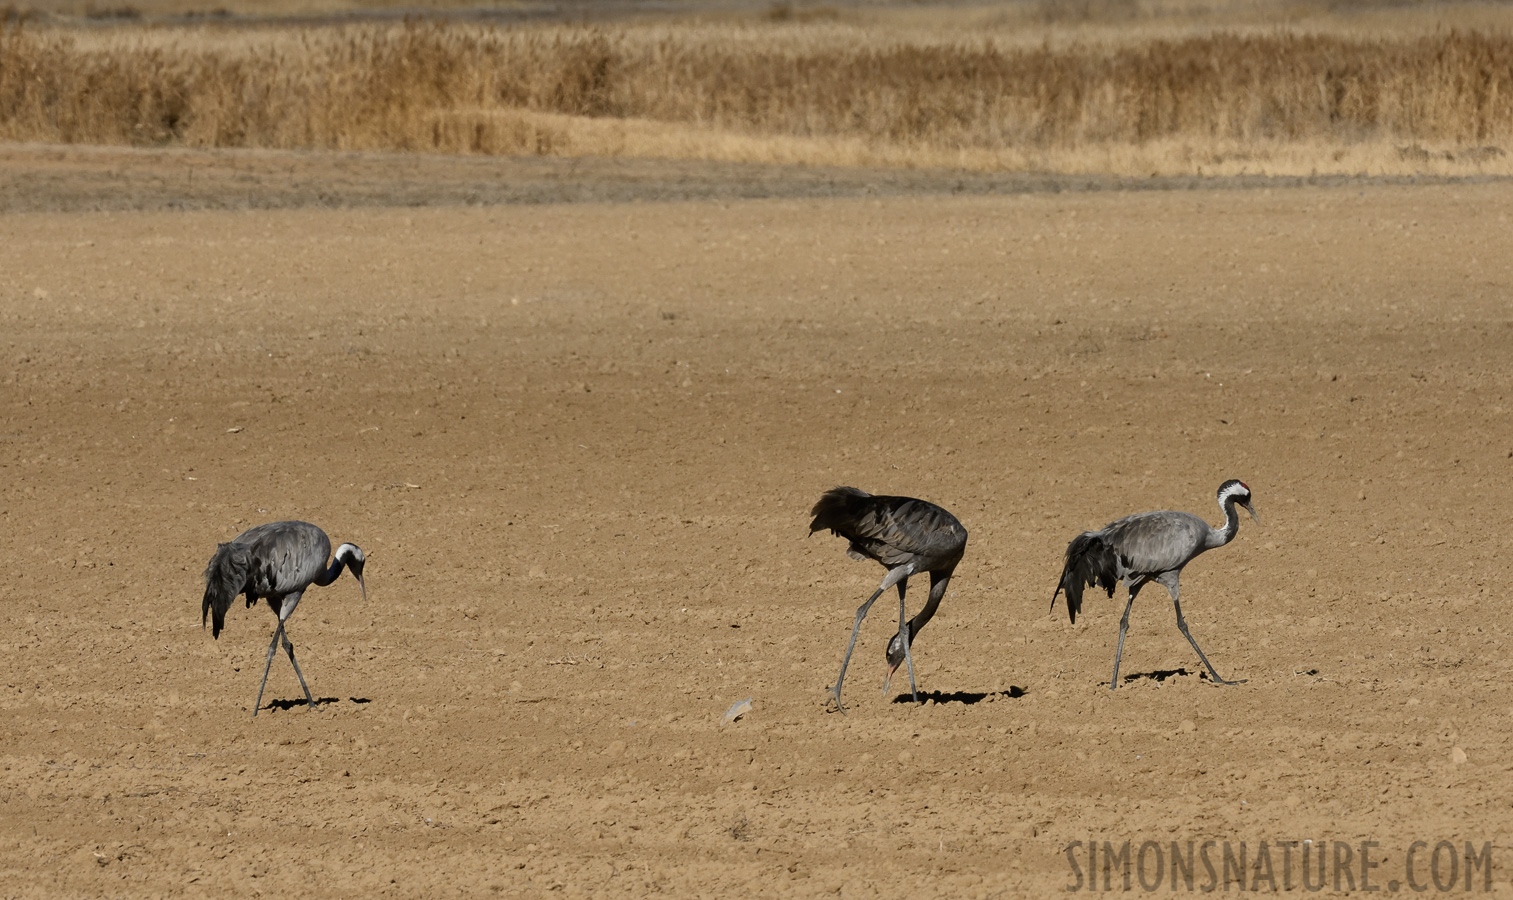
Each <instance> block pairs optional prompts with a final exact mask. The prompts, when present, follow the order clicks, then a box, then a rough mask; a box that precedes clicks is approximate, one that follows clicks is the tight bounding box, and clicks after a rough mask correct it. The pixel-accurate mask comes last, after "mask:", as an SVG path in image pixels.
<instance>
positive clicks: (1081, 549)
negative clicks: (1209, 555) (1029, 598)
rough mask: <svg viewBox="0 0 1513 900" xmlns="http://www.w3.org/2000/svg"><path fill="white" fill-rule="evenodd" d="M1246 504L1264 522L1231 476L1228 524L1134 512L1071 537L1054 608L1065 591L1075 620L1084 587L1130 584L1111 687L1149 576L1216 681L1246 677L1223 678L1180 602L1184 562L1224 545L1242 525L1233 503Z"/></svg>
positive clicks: (1222, 495) (1225, 489)
mask: <svg viewBox="0 0 1513 900" xmlns="http://www.w3.org/2000/svg"><path fill="white" fill-rule="evenodd" d="M1236 504H1239V505H1240V506H1243V507H1245V509H1246V511H1248V512H1249V513H1250V517H1251V518H1252V519H1254V520H1255V521H1256V524H1258V525H1259V524H1260V523H1261V519H1260V517H1259V516H1257V515H1256V508H1255V507H1254V506H1251V505H1250V488H1249V487H1247V486H1246V484H1245V482H1243V481H1236V480H1233V479H1231V480H1230V481H1226V482H1224V483H1223V484H1221V485H1219V507H1220V508H1221V509H1223V510H1224V527H1223V528H1214V527H1212V526H1211V525H1209V524H1208V523H1207V522H1205V521H1203V520H1202V519H1200V518H1198V517H1197V516H1195V515H1193V514H1192V513H1185V512H1172V511H1170V510H1162V511H1160V512H1147V513H1136V514H1135V515H1133V516H1125V517H1124V518H1122V519H1116V520H1115V521H1113V522H1110V523H1108V524H1107V525H1105V526H1104V527H1103V528H1102V529H1101V530H1099V531H1085V532H1083V533H1082V534H1079V535H1077V536H1076V537H1075V538H1072V543H1071V544H1070V545H1068V546H1067V548H1066V565H1065V566H1064V567H1063V568H1062V570H1061V581H1059V582H1058V583H1057V585H1056V592H1055V593H1053V594H1052V595H1051V608H1052V609H1054V608H1055V607H1056V597H1057V595H1059V594H1060V593H1061V592H1062V591H1065V592H1066V610H1067V614H1068V615H1070V616H1071V619H1072V621H1073V622H1074V623H1075V622H1076V621H1077V613H1078V612H1080V611H1081V609H1082V589H1083V588H1084V587H1091V586H1092V585H1094V584H1096V585H1098V586H1099V587H1101V588H1103V589H1104V590H1106V591H1108V595H1109V596H1110V597H1112V596H1114V588H1115V587H1116V586H1117V585H1118V584H1121V583H1122V584H1124V586H1125V587H1126V588H1128V589H1129V602H1128V603H1126V604H1125V605H1124V617H1123V618H1121V619H1120V620H1119V647H1118V649H1116V650H1115V651H1114V677H1113V680H1112V681H1111V682H1110V683H1109V690H1114V689H1117V688H1118V687H1119V657H1120V656H1122V655H1123V654H1124V635H1125V632H1127V631H1129V611H1130V607H1132V606H1134V605H1135V595H1136V594H1139V593H1140V588H1142V587H1144V586H1145V584H1146V583H1147V582H1151V581H1155V582H1159V583H1160V584H1161V585H1162V586H1164V587H1165V588H1166V590H1167V593H1169V594H1171V596H1172V606H1173V607H1175V608H1176V610H1177V629H1178V630H1180V631H1181V632H1182V636H1183V637H1185V638H1187V642H1188V643H1189V644H1192V645H1193V649H1194V650H1196V651H1198V658H1199V659H1201V660H1203V665H1204V667H1206V668H1207V669H1208V674H1209V675H1210V676H1211V677H1212V678H1213V680H1214V681H1215V682H1216V683H1218V684H1240V683H1242V682H1243V681H1244V679H1241V680H1240V681H1225V680H1224V679H1223V678H1220V677H1219V673H1218V672H1215V671H1214V667H1213V663H1210V662H1209V661H1208V657H1207V656H1204V655H1203V650H1202V648H1200V647H1199V646H1198V642H1197V641H1195V640H1193V636H1192V633H1191V632H1189V631H1188V630H1187V621H1186V620H1185V619H1183V618H1182V603H1181V601H1180V599H1179V597H1178V595H1179V593H1180V589H1179V588H1178V585H1177V579H1178V578H1179V577H1180V576H1181V574H1182V567H1183V566H1185V565H1187V564H1188V563H1190V562H1192V561H1193V559H1194V558H1196V557H1197V556H1198V555H1199V554H1200V553H1202V552H1203V551H1205V550H1212V549H1214V548H1215V547H1222V546H1224V545H1225V544H1227V543H1229V542H1230V541H1232V540H1234V537H1235V533H1236V532H1238V531H1239V530H1240V514H1239V513H1238V512H1236V511H1235V505H1236Z"/></svg>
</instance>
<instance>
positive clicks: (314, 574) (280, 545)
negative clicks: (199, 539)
mask: <svg viewBox="0 0 1513 900" xmlns="http://www.w3.org/2000/svg"><path fill="white" fill-rule="evenodd" d="M330 553H331V540H330V539H329V538H327V537H326V533H325V532H324V531H321V530H320V529H319V528H317V527H316V526H314V525H311V524H310V523H309V522H273V523H270V524H268V525H259V526H257V527H256V528H249V529H247V530H246V531H244V532H242V533H241V534H239V535H237V536H236V537H234V538H232V539H231V540H230V541H228V542H226V543H224V544H221V545H219V546H217V547H216V548H215V554H214V555H213V556H211V557H210V564H209V565H208V566H206V567H205V599H204V601H203V602H202V603H201V605H200V625H201V627H203V626H204V624H205V618H206V617H207V616H211V615H212V614H213V616H214V620H213V624H212V628H211V636H212V637H215V638H217V639H218V638H220V636H221V629H222V628H224V627H225V625H226V610H228V609H230V608H231V601H232V600H234V599H236V595H237V594H246V595H247V606H248V608H251V607H252V606H253V605H255V604H256V603H257V601H258V600H260V599H261V600H267V601H268V606H269V608H271V609H272V610H273V613H274V615H276V616H278V627H276V628H274V629H273V640H272V641H271V642H270V643H269V644H268V662H267V664H265V665H264V666H263V683H262V684H261V685H259V686H258V689H257V703H256V704H255V705H254V706H253V707H252V714H253V715H254V716H256V715H257V712H258V710H259V709H260V708H261V707H262V705H263V689H264V688H266V687H267V686H268V670H269V669H271V668H272V667H273V656H274V654H275V653H277V652H278V643H279V639H280V638H282V639H283V642H284V652H285V653H288V654H289V662H290V663H291V664H292V665H293V666H294V674H295V675H297V676H298V677H299V686H300V687H301V688H303V689H304V691H305V700H306V702H307V703H309V705H310V708H311V709H314V708H315V698H314V697H312V696H310V688H309V687H308V686H307V685H306V684H305V673H303V672H301V671H300V670H299V663H297V662H295V661H294V645H293V644H291V643H290V642H289V635H288V634H287V633H285V630H284V622H285V620H287V619H288V618H289V616H290V615H292V614H293V613H294V608H295V607H296V606H298V605H299V601H300V598H301V597H303V596H304V594H305V588H308V587H309V586H310V585H312V584H314V585H319V586H321V587H325V586H326V585H328V584H330V583H331V582H333V581H335V580H336V579H337V577H338V576H340V575H341V572H342V569H343V568H350V569H351V570H352V575H353V577H355V578H356V579H357V584H358V586H359V587H361V588H362V595H363V599H364V600H366V599H368V586H367V585H366V584H364V583H363V580H362V567H363V552H362V549H361V548H360V547H358V546H357V545H356V544H342V545H341V546H340V547H337V548H336V556H335V558H334V559H333V560H332V562H331V565H330V566H329V567H327V565H326V557H327V556H328V555H329V554H330Z"/></svg>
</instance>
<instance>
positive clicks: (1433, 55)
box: [0, 22, 1513, 174]
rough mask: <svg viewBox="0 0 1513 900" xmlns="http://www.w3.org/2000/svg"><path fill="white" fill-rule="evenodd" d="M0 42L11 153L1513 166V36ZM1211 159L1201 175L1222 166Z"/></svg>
mask: <svg viewBox="0 0 1513 900" xmlns="http://www.w3.org/2000/svg"><path fill="white" fill-rule="evenodd" d="M175 34H176V35H177V37H174V38H171V39H167V40H165V39H164V38H163V37H162V35H161V34H154V35H152V36H151V37H150V39H149V38H148V37H144V36H142V35H137V36H135V37H133V36H132V32H129V31H128V32H121V33H120V34H113V35H112V36H108V37H107V38H104V39H102V38H100V37H99V36H98V35H96V36H90V37H89V38H88V39H87V40H86V39H81V37H80V36H79V35H77V34H72V33H69V32H67V31H55V30H43V29H32V28H27V27H23V26H21V25H19V24H17V23H15V22H11V23H8V24H6V25H4V26H0V139H4V140H11V141H39V142H63V143H97V144H134V145H161V144H178V145H188V146H195V147H263V148H285V149H300V148H306V149H322V150H384V151H407V152H436V153H484V154H562V155H606V156H616V155H630V156H661V157H679V158H725V159H740V160H745V161H781V162H807V163H822V164H842V165H844V164H868V165H901V166H911V165H915V166H966V167H970V168H978V169H1014V168H1041V169H1061V170H1080V171H1094V170H1102V171H1113V172H1116V173H1118V174H1124V172H1123V171H1121V170H1133V171H1137V172H1143V171H1145V170H1150V171H1159V172H1163V173H1166V172H1182V171H1195V170H1197V171H1213V172H1223V173H1233V172H1265V171H1279V170H1288V169H1300V170H1303V171H1342V170H1344V171H1443V170H1446V169H1447V168H1448V169H1450V170H1464V169H1467V168H1468V167H1469V169H1470V170H1474V171H1487V172H1499V173H1501V172H1504V171H1505V170H1510V169H1513V165H1510V163H1509V159H1508V157H1507V154H1505V153H1504V152H1503V149H1502V148H1503V146H1506V145H1508V144H1510V143H1513V38H1510V36H1509V35H1508V34H1506V33H1501V32H1493V31H1455V30H1451V31H1443V32H1438V33H1433V34H1427V35H1417V36H1405V37H1390V36H1389V37H1381V36H1377V37H1370V38H1353V37H1350V36H1342V35H1328V34H1299V33H1288V32H1285V31H1274V32H1270V33H1264V34H1237V33H1226V32H1217V33H1212V34H1206V35H1201V36H1194V37H1187V38H1181V39H1164V38H1153V39H1150V40H1146V41H1142V42H1138V43H1134V44H1129V43H1123V44H1115V45H1102V44H1100V45H1092V44H1081V43H1076V42H1073V43H1070V44H1066V45H1052V44H1050V43H1049V42H1047V43H1043V44H1041V45H1039V46H1023V45H1016V44H1012V43H1006V42H1003V41H997V40H993V39H989V38H983V39H979V40H976V41H969V40H949V41H917V40H916V41H911V40H900V39H870V40H865V41H857V40H853V39H851V38H852V37H854V35H849V34H848V32H847V30H846V29H844V28H832V27H826V26H816V27H814V28H805V27H802V26H794V25H787V26H783V27H778V26H773V27H749V26H741V27H723V28H721V27H709V26H699V27H687V28H679V27H659V28H655V29H648V28H636V27H620V28H610V27H602V28H593V27H574V26H554V27H544V28H510V29H492V28H481V27H476V26H463V25H446V24H436V23H428V24H426V23H408V24H405V25H403V26H387V27H384V26H367V27H348V28H340V29H322V30H305V31H301V30H293V29H286V30H283V31H273V32H261V31H259V32H253V31H239V32H216V31H207V33H206V34H204V35H200V36H199V37H195V36H194V33H193V32H176V33H175ZM1205 167H1206V168H1205Z"/></svg>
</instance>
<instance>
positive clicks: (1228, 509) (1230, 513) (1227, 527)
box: [1206, 497, 1240, 550]
mask: <svg viewBox="0 0 1513 900" xmlns="http://www.w3.org/2000/svg"><path fill="white" fill-rule="evenodd" d="M1221 507H1222V508H1223V510H1224V527H1222V528H1211V529H1210V530H1209V535H1208V541H1207V547H1206V549H1209V550H1212V549H1213V548H1215V547H1222V546H1224V545H1225V544H1227V543H1229V542H1230V541H1232V540H1234V539H1235V535H1236V534H1239V532H1240V511H1239V510H1238V509H1235V498H1234V497H1225V498H1224V502H1223V503H1222V504H1221Z"/></svg>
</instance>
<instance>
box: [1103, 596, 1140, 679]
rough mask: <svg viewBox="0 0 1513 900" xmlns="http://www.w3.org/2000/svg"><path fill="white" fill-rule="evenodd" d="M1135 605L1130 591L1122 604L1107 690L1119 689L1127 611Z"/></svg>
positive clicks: (1127, 624) (1126, 628)
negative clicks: (1111, 674) (1112, 674)
mask: <svg viewBox="0 0 1513 900" xmlns="http://www.w3.org/2000/svg"><path fill="white" fill-rule="evenodd" d="M1134 605H1135V592H1134V591H1130V595H1129V602H1128V603H1126V604H1124V615H1123V616H1122V617H1121V618H1120V619H1119V647H1118V649H1116V650H1115V651H1114V677H1113V678H1112V679H1111V680H1110V681H1109V683H1108V689H1109V690H1111V691H1116V690H1118V689H1119V658H1120V657H1122V656H1124V635H1125V632H1127V631H1129V611H1130V607H1132V606H1134Z"/></svg>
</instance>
